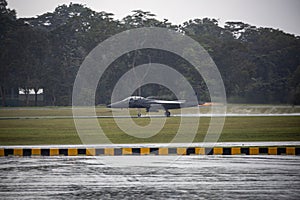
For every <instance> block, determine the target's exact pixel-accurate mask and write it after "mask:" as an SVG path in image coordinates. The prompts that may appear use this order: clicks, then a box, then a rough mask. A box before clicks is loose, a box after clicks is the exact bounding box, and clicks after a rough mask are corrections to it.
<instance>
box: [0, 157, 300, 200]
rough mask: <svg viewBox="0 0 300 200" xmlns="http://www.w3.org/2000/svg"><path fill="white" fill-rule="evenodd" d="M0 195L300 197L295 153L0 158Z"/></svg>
mask: <svg viewBox="0 0 300 200" xmlns="http://www.w3.org/2000/svg"><path fill="white" fill-rule="evenodd" d="M0 170H1V173H0V198H1V199H176V198H178V199H300V157H299V156H267V155H266V156H264V155H262V156H182V157H176V156H113V157H109V156H107V157H63V156H61V157H27V158H26V157H3V158H0Z"/></svg>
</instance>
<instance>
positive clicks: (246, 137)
mask: <svg viewBox="0 0 300 200" xmlns="http://www.w3.org/2000/svg"><path fill="white" fill-rule="evenodd" d="M1 112H2V111H1ZM1 112H0V113H1ZM162 119H164V118H162ZM86 120H87V121H86V122H87V123H88V119H86ZM123 120H128V119H123ZM98 121H99V124H100V125H101V127H102V128H103V130H104V133H105V134H106V136H107V137H108V138H109V139H110V140H111V141H112V142H113V143H165V142H166V143H167V142H170V141H171V140H172V139H173V138H174V136H175V134H176V133H177V129H178V126H179V123H180V118H179V117H171V118H167V119H166V124H165V125H164V127H163V129H162V130H161V131H160V132H159V133H158V134H156V135H155V136H153V137H150V138H146V139H140V138H136V137H133V136H129V135H127V134H125V133H124V132H123V131H121V130H120V128H119V127H118V126H117V125H116V123H115V121H114V119H112V118H104V119H99V120H98ZM134 121H135V122H136V123H137V124H139V125H140V126H145V125H147V124H149V119H147V118H139V119H134ZM186 123H187V124H186V125H187V126H194V124H193V123H192V119H191V121H189V120H187V122H186ZM209 123H210V118H201V120H200V126H199V128H198V132H197V135H196V137H195V139H194V142H202V141H203V138H204V136H205V134H206V131H207V128H208V125H209ZM92 134H94V133H92ZM237 141H300V117H227V118H226V121H225V125H224V129H223V132H222V134H221V136H220V138H219V142H237ZM33 144H81V140H80V138H79V137H78V135H77V132H76V129H75V125H74V121H73V119H19V120H0V145H33Z"/></svg>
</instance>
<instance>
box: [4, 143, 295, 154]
mask: <svg viewBox="0 0 300 200" xmlns="http://www.w3.org/2000/svg"><path fill="white" fill-rule="evenodd" d="M80 155H85V156H121V155H300V147H298V146H297V147H213V148H209V147H188V148H183V147H178V148H175V147H172V148H170V147H159V148H144V147H138V148H130V147H129V148H9V147H7V148H0V156H1V157H3V156H80Z"/></svg>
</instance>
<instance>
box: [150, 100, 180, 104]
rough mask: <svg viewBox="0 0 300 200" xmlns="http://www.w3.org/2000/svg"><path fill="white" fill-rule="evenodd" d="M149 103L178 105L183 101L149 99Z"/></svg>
mask: <svg viewBox="0 0 300 200" xmlns="http://www.w3.org/2000/svg"><path fill="white" fill-rule="evenodd" d="M149 103H150V104H162V105H168V104H172V105H174V104H178V105H180V104H183V103H184V101H167V100H151V101H150V102H149Z"/></svg>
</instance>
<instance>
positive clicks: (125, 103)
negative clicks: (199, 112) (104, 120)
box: [107, 96, 199, 117]
mask: <svg viewBox="0 0 300 200" xmlns="http://www.w3.org/2000/svg"><path fill="white" fill-rule="evenodd" d="M198 105H199V103H198V102H186V100H174V101H168V100H160V99H155V98H154V97H147V98H145V97H142V96H130V97H127V98H125V99H123V100H121V101H118V102H114V103H111V104H109V105H107V107H108V108H145V109H146V112H149V111H158V110H159V109H164V110H165V116H166V117H170V116H171V113H170V111H169V110H170V109H178V108H185V107H194V106H198ZM138 117H141V113H138Z"/></svg>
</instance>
